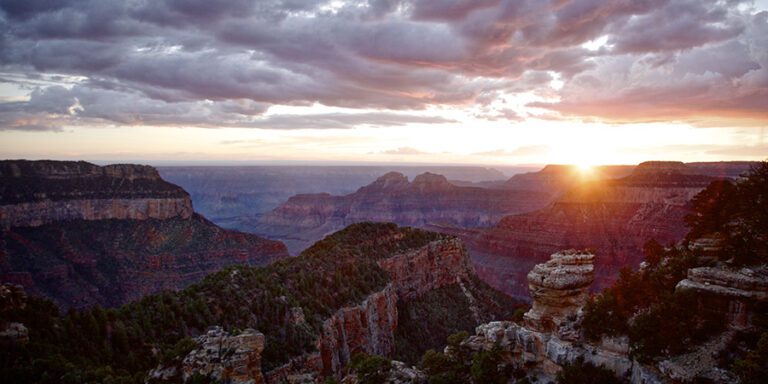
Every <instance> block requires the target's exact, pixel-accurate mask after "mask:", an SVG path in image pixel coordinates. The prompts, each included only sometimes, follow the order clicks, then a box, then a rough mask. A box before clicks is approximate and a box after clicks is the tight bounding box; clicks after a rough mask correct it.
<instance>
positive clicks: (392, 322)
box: [317, 284, 398, 376]
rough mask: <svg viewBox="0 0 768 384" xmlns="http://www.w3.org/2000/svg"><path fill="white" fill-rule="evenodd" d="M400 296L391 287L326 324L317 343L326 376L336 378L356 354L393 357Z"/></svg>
mask: <svg viewBox="0 0 768 384" xmlns="http://www.w3.org/2000/svg"><path fill="white" fill-rule="evenodd" d="M397 300H398V297H397V294H396V291H395V289H394V288H393V286H392V285H391V284H390V285H388V286H387V288H385V289H384V290H383V291H381V292H377V293H374V294H373V295H370V296H368V298H367V299H365V301H363V302H362V303H360V305H356V306H354V307H347V308H342V309H340V310H338V311H336V313H335V314H334V315H333V316H332V317H331V318H330V319H328V320H326V321H325V322H324V323H323V330H322V333H321V335H320V338H319V339H318V341H317V347H318V350H319V353H320V362H321V363H322V368H321V369H320V373H321V374H322V375H323V376H333V375H334V374H337V373H339V372H341V369H342V367H344V366H345V365H347V364H349V362H350V361H352V356H354V355H355V354H356V353H361V352H362V353H367V354H369V355H380V356H391V355H392V354H393V353H394V352H395V332H394V331H395V329H396V328H397Z"/></svg>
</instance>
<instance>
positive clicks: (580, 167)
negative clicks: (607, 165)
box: [576, 163, 595, 176]
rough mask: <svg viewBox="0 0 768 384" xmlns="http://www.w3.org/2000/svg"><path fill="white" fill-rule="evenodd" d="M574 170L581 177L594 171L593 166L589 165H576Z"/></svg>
mask: <svg viewBox="0 0 768 384" xmlns="http://www.w3.org/2000/svg"><path fill="white" fill-rule="evenodd" d="M576 169H578V170H579V172H580V173H581V174H582V175H585V176H586V175H591V174H592V173H593V172H594V171H595V166H594V165H592V164H589V163H576Z"/></svg>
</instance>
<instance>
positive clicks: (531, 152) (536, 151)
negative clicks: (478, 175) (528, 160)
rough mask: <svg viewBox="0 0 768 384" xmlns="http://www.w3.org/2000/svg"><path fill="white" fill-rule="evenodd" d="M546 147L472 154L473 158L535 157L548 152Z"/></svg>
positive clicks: (532, 146)
mask: <svg viewBox="0 0 768 384" xmlns="http://www.w3.org/2000/svg"><path fill="white" fill-rule="evenodd" d="M549 150H550V147H549V146H548V145H527V146H522V147H518V148H515V149H513V150H506V149H496V150H493V151H485V152H477V153H473V154H472V155H474V156H491V157H513V156H537V155H543V154H546V153H547V152H549Z"/></svg>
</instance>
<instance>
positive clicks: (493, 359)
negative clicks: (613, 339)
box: [420, 332, 524, 384]
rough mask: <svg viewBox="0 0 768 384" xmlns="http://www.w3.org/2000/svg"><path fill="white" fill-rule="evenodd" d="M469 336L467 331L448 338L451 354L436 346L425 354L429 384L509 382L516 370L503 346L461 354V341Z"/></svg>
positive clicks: (423, 366)
mask: <svg viewBox="0 0 768 384" xmlns="http://www.w3.org/2000/svg"><path fill="white" fill-rule="evenodd" d="M467 336H468V334H467V333H466V332H459V333H456V334H453V335H451V336H450V337H449V340H448V345H449V347H450V348H449V349H450V350H451V352H450V354H445V353H442V352H437V351H435V350H434V349H430V350H428V351H427V352H426V353H424V356H423V357H422V358H421V363H420V367H421V369H422V370H423V371H424V372H425V373H426V374H427V378H428V382H429V384H459V383H469V382H473V383H489V384H492V383H507V382H508V381H509V379H510V378H511V377H512V374H513V372H512V370H511V367H510V366H509V365H508V364H507V363H506V362H505V361H504V359H503V351H502V349H501V348H500V347H499V346H494V348H493V349H491V350H490V351H479V352H476V353H473V354H468V353H466V352H465V353H461V351H460V349H459V344H460V343H461V341H463V340H464V339H466V338H467ZM523 376H524V375H523Z"/></svg>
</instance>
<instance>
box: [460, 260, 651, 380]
mask: <svg viewBox="0 0 768 384" xmlns="http://www.w3.org/2000/svg"><path fill="white" fill-rule="evenodd" d="M593 260H594V255H593V254H591V253H587V252H580V251H574V250H569V251H564V252H558V253H555V254H553V255H552V257H551V259H550V260H549V261H547V262H545V263H542V264H538V265H536V266H535V267H534V268H533V270H532V271H531V272H530V273H529V274H528V283H529V286H530V289H531V296H532V297H533V300H534V301H533V307H532V308H531V310H529V311H528V312H526V313H525V315H524V316H523V317H524V322H523V323H522V324H517V323H514V322H511V321H494V322H490V323H486V324H482V325H480V326H478V327H477V328H476V329H475V335H473V336H470V337H469V338H467V339H465V340H464V341H463V342H462V343H461V344H460V348H464V349H466V350H467V351H469V352H477V351H490V350H492V349H494V348H497V347H500V348H501V349H502V351H503V356H504V361H505V363H506V364H509V365H511V366H512V367H514V368H521V369H524V370H525V371H526V372H527V373H528V375H529V376H531V377H533V378H536V379H537V380H536V381H541V380H543V381H544V382H547V381H552V380H554V378H555V376H556V375H557V373H558V372H559V371H560V370H561V369H562V367H563V366H564V365H566V364H571V363H574V362H575V361H576V360H577V359H580V358H582V359H584V361H585V362H588V363H591V364H594V365H598V366H603V367H605V368H607V369H610V370H611V371H613V372H614V373H615V374H616V375H617V376H619V377H626V378H630V381H631V382H632V383H633V384H659V383H662V382H663V381H662V380H661V378H660V377H659V374H658V372H657V370H656V369H655V368H653V367H648V366H644V365H641V364H639V363H638V362H636V361H633V359H631V358H630V357H629V342H628V340H627V339H626V338H603V339H602V340H601V341H600V342H599V343H588V342H586V340H584V339H583V337H582V335H581V333H580V330H579V328H580V321H581V319H580V316H579V313H580V311H581V308H582V307H583V305H584V304H585V303H586V300H587V298H588V288H589V285H590V284H591V283H592V281H593V279H594V268H593V264H592V263H593ZM446 353H452V351H450V350H449V349H448V350H446Z"/></svg>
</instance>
